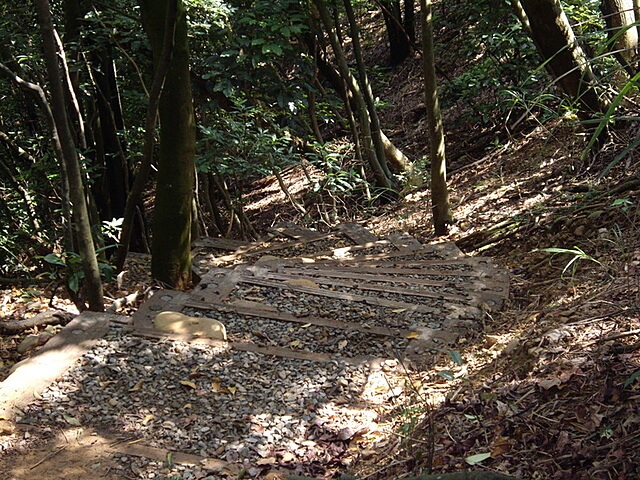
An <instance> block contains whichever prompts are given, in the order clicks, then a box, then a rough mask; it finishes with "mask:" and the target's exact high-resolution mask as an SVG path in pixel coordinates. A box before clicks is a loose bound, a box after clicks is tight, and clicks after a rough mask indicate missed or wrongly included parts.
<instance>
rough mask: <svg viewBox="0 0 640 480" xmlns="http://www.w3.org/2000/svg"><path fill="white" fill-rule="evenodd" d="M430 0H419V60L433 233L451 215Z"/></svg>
mask: <svg viewBox="0 0 640 480" xmlns="http://www.w3.org/2000/svg"><path fill="white" fill-rule="evenodd" d="M432 8H433V7H432V3H431V0H421V6H420V9H421V11H422V62H423V69H424V84H425V104H426V107H427V124H428V128H429V149H430V157H431V158H430V160H431V205H432V207H431V209H432V212H433V226H434V230H435V234H436V236H441V235H446V233H447V225H449V224H450V223H451V222H452V220H453V216H452V214H451V206H450V203H449V191H448V189H447V160H446V156H445V148H444V145H445V144H444V127H443V125H442V116H441V115H440V104H439V102H438V85H437V79H436V67H435V59H434V54H433V22H432Z"/></svg>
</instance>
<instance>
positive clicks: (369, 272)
mask: <svg viewBox="0 0 640 480" xmlns="http://www.w3.org/2000/svg"><path fill="white" fill-rule="evenodd" d="M194 267H195V269H196V272H197V274H198V275H199V276H200V278H201V280H200V282H199V284H198V286H197V287H196V288H195V289H194V290H193V291H192V292H190V293H183V292H176V291H170V290H161V291H159V292H156V293H155V295H154V296H153V297H152V298H150V299H149V300H148V301H146V302H145V304H143V306H142V307H141V308H140V309H139V311H138V312H137V313H136V314H135V316H134V321H133V329H134V332H137V333H138V334H141V335H147V336H166V335H165V334H161V333H159V332H157V331H155V330H154V329H153V318H154V317H155V315H156V314H157V313H158V312H160V311H166V310H169V311H177V312H179V313H183V314H186V315H190V316H203V317H210V318H214V319H217V320H219V321H221V322H222V323H223V324H225V326H226V328H227V332H228V335H229V338H228V340H229V344H228V345H229V347H230V348H231V349H235V350H244V351H252V352H256V353H261V354H266V355H276V356H281V357H286V358H299V359H307V360H314V361H321V362H322V361H330V360H335V359H340V360H345V361H347V362H351V363H354V362H355V363H357V362H362V361H368V360H371V359H373V358H395V359H399V360H403V361H404V360H406V361H407V364H411V365H412V366H414V367H416V368H428V366H429V365H430V363H431V358H432V355H433V354H434V353H436V354H437V353H438V352H442V351H443V350H444V349H455V348H456V347H457V346H459V345H462V344H464V343H465V342H467V341H469V340H471V339H473V338H474V337H477V336H478V335H479V334H480V333H481V329H482V320H483V316H484V315H486V314H487V313H488V312H491V311H495V310H499V309H500V308H501V307H502V305H503V302H504V301H505V299H506V298H507V296H508V274H507V272H506V271H505V270H503V269H501V268H499V267H498V266H496V265H495V263H494V262H493V260H492V259H491V258H487V257H469V256H466V255H465V254H463V253H462V252H461V251H460V250H459V249H458V248H457V247H456V245H455V244H454V243H440V244H435V245H423V244H422V243H421V242H420V241H418V240H417V239H415V238H413V237H411V236H409V235H405V234H394V235H389V236H387V237H385V238H378V237H376V236H375V235H373V234H372V233H371V232H369V231H368V230H366V229H365V228H364V227H362V226H361V225H359V224H356V223H348V224H342V225H339V226H338V227H336V228H335V229H333V230H332V231H331V232H329V233H319V232H316V231H313V230H309V229H306V228H302V227H299V226H297V225H293V224H281V225H278V226H276V227H275V228H274V229H272V231H271V233H270V235H269V236H268V237H267V238H265V239H262V240H260V241H257V242H253V243H244V242H238V241H229V240H226V239H218V238H204V239H201V240H199V241H197V242H196V243H195V244H194ZM214 343H215V342H214Z"/></svg>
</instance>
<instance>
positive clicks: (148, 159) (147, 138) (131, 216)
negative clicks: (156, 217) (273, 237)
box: [113, 9, 177, 271]
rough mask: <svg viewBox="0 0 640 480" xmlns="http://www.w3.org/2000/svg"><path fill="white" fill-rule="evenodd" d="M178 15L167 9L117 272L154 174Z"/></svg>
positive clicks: (126, 207)
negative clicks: (162, 101)
mask: <svg viewBox="0 0 640 480" xmlns="http://www.w3.org/2000/svg"><path fill="white" fill-rule="evenodd" d="M176 15H177V14H176V10H174V9H171V10H170V11H168V12H167V19H166V22H165V30H164V40H163V41H164V43H163V45H162V52H161V53H160V54H159V55H158V59H157V63H156V66H155V72H154V74H153V84H152V85H151V90H150V91H149V105H148V106H147V115H146V121H145V135H144V150H143V156H142V160H141V162H140V166H139V167H138V171H137V172H136V174H135V179H134V181H133V185H132V187H131V191H129V195H128V196H127V202H126V203H125V208H124V214H123V221H122V230H121V231H120V242H119V245H118V249H117V250H116V255H115V258H114V260H113V263H114V265H115V268H116V270H117V271H120V270H122V268H123V267H124V262H125V261H126V259H127V254H128V253H129V245H130V243H131V234H132V232H133V228H134V222H135V214H136V209H137V206H138V204H139V203H140V200H141V199H142V193H143V192H144V187H145V185H146V183H147V180H148V178H149V174H150V173H151V165H152V163H153V150H154V146H155V139H156V124H157V123H158V108H159V104H160V96H161V95H162V89H163V88H164V82H165V78H166V77H167V73H168V72H169V68H170V65H171V56H172V55H173V48H174V37H175V30H176Z"/></svg>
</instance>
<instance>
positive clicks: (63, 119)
mask: <svg viewBox="0 0 640 480" xmlns="http://www.w3.org/2000/svg"><path fill="white" fill-rule="evenodd" d="M35 4H36V9H37V13H38V23H39V24H40V29H41V32H42V47H43V52H44V60H45V64H46V67H47V72H48V76H49V83H50V86H51V101H52V113H53V117H54V119H55V124H56V127H57V131H58V135H59V138H60V145H61V147H62V154H63V162H64V163H65V165H66V167H67V172H68V174H69V195H70V198H71V201H72V202H73V218H74V227H75V232H76V239H77V242H78V253H79V255H80V258H81V261H82V269H83V272H84V276H85V278H84V284H85V285H84V286H85V294H86V296H87V302H88V305H89V309H90V310H93V311H103V310H104V299H103V296H102V283H101V280H100V269H99V267H98V260H97V257H96V251H95V248H94V245H93V237H92V235H91V224H90V223H89V213H88V210H87V204H86V201H85V195H84V188H83V182H82V172H81V169H80V160H79V158H78V153H77V151H76V146H75V144H74V142H73V138H72V135H71V129H70V127H69V119H68V117H67V111H66V106H65V100H64V86H63V82H62V78H61V72H60V67H59V65H58V54H59V53H63V52H58V51H57V48H56V38H55V31H54V28H53V20H52V18H51V11H50V7H49V2H48V0H35Z"/></svg>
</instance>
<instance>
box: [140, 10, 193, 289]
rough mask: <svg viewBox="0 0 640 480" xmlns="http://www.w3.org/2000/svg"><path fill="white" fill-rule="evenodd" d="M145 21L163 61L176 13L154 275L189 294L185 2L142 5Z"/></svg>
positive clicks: (162, 107) (163, 108) (164, 98)
mask: <svg viewBox="0 0 640 480" xmlns="http://www.w3.org/2000/svg"><path fill="white" fill-rule="evenodd" d="M140 5H141V7H142V18H143V22H144V26H145V29H146V31H147V35H148V37H149V40H150V42H151V45H152V50H153V52H154V64H155V68H156V69H157V68H158V62H159V60H160V59H161V58H162V52H163V49H164V41H165V31H166V28H165V24H166V23H167V19H169V20H170V19H171V18H172V15H171V12H172V11H173V10H174V9H175V11H176V14H175V16H176V20H175V24H176V27H175V40H174V48H173V56H172V58H171V62H170V64H169V70H168V72H167V75H166V79H165V85H164V88H163V90H162V95H161V97H160V104H159V114H160V115H159V117H160V159H159V162H158V175H157V187H156V199H155V211H154V216H153V243H152V247H151V273H152V275H153V277H154V278H155V279H157V280H159V281H160V282H162V283H164V284H166V285H168V286H170V287H172V288H175V289H186V288H188V287H189V284H190V283H191V221H192V212H191V209H192V203H193V187H194V168H195V167H194V162H195V144H196V129H195V116H194V111H193V96H192V93H191V79H190V76H189V44H188V39H187V17H186V12H185V9H184V5H183V4H182V1H181V0H165V1H164V2H156V1H152V0H141V2H140Z"/></svg>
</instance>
